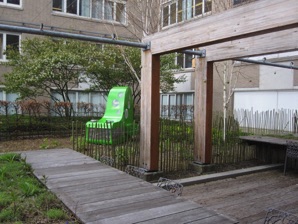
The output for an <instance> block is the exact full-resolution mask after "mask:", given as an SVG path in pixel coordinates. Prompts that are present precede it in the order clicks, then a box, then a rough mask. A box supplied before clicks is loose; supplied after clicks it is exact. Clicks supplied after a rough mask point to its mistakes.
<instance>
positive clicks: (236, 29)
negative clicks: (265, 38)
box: [143, 0, 298, 54]
mask: <svg viewBox="0 0 298 224" xmlns="http://www.w3.org/2000/svg"><path fill="white" fill-rule="evenodd" d="M297 12H298V4H297V0H287V1H285V0H274V1H272V0H262V1H256V2H252V3H249V4H246V5H243V6H240V7H236V8H232V9H229V10H227V11H225V12H223V13H218V14H214V15H211V16H206V17H205V18H201V19H198V20H193V21H191V22H186V23H182V24H180V25H177V26H176V27H173V28H170V29H165V30H163V31H162V32H159V33H156V34H154V35H151V36H148V37H146V38H144V39H143V42H151V52H152V54H161V53H168V52H173V51H177V50H182V49H189V48H192V47H201V46H207V45H212V44H218V43H222V42H227V41H231V40H236V39H241V38H245V37H250V36H256V35H260V34H265V33H272V32H276V31H279V30H286V29H290V28H294V27H298V14H297ZM169 37H170V41H169Z"/></svg>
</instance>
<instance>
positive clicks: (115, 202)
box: [77, 191, 174, 213]
mask: <svg viewBox="0 0 298 224" xmlns="http://www.w3.org/2000/svg"><path fill="white" fill-rule="evenodd" d="M161 197H174V196H173V195H169V194H165V192H163V191H154V192H146V193H144V194H135V195H130V196H126V197H121V198H114V199H108V200H105V201H97V202H93V203H88V204H82V205H81V206H80V207H79V208H78V209H77V212H78V213H81V212H89V211H94V210H97V209H98V208H110V207H115V206H126V204H131V203H135V202H144V201H147V200H149V199H155V198H161Z"/></svg>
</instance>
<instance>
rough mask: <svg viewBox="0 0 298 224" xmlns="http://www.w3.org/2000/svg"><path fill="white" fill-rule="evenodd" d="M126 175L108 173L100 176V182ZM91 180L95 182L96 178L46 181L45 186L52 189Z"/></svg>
mask: <svg viewBox="0 0 298 224" xmlns="http://www.w3.org/2000/svg"><path fill="white" fill-rule="evenodd" d="M125 176H126V175H125V174H124V173H123V174H118V175H110V176H103V177H101V178H100V181H101V182H109V181H111V180H115V182H116V180H117V179H118V178H119V179H121V178H122V177H125ZM125 178H126V177H125ZM93 182H97V180H96V179H94V178H83V179H80V180H72V181H67V182H66V181H64V182H63V181H62V182H54V183H52V182H50V181H49V182H47V186H48V187H49V188H50V189H52V188H61V187H67V186H76V185H82V184H91V183H93Z"/></svg>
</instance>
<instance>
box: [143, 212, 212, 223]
mask: <svg viewBox="0 0 298 224" xmlns="http://www.w3.org/2000/svg"><path fill="white" fill-rule="evenodd" d="M215 214H216V213H212V212H210V211H208V212H207V211H206V210H202V209H201V208H196V209H192V210H188V211H183V212H178V213H175V214H170V215H167V216H163V217H157V218H153V219H150V220H147V221H142V222H138V223H140V224H159V223H171V224H181V223H188V222H191V221H196V220H198V219H199V220H202V219H205V218H209V217H211V216H214V215H215Z"/></svg>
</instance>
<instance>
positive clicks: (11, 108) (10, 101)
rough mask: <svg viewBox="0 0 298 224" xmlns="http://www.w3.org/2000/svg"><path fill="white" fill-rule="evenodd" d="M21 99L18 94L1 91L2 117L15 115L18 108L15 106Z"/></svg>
mask: <svg viewBox="0 0 298 224" xmlns="http://www.w3.org/2000/svg"><path fill="white" fill-rule="evenodd" d="M18 97H19V94H16V93H7V92H6V91H4V90H2V89H0V104H1V105H0V115H6V113H8V114H15V113H16V111H17V107H16V105H15V104H14V103H15V102H16V100H17V98H18Z"/></svg>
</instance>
